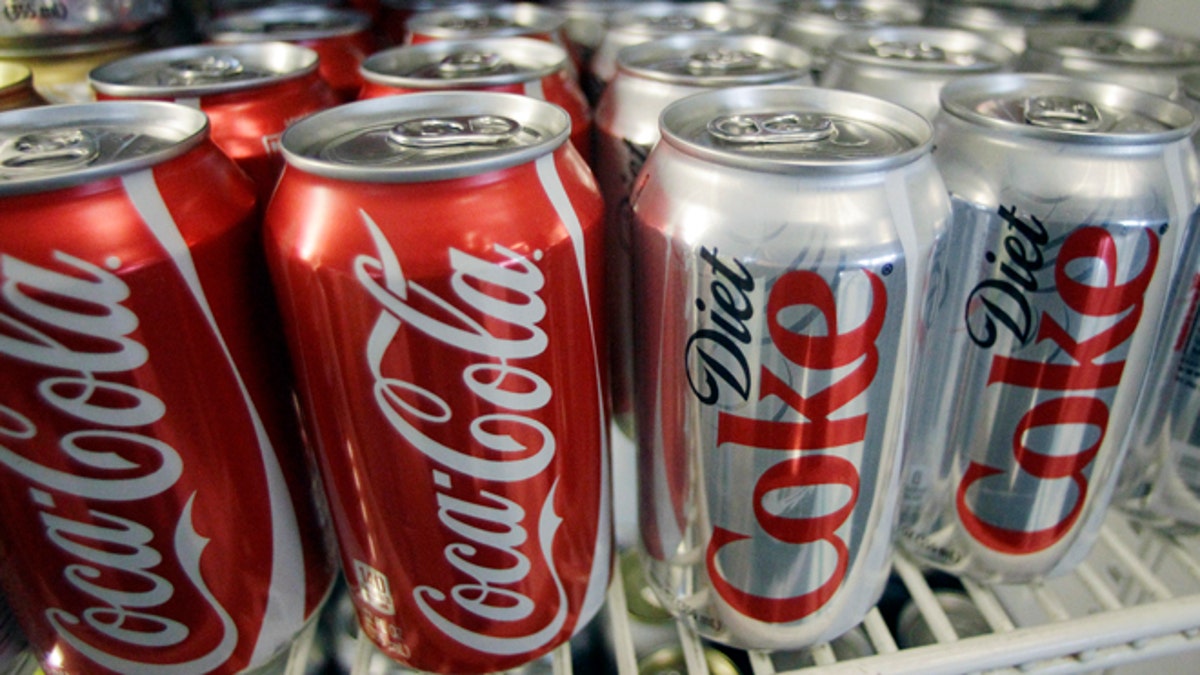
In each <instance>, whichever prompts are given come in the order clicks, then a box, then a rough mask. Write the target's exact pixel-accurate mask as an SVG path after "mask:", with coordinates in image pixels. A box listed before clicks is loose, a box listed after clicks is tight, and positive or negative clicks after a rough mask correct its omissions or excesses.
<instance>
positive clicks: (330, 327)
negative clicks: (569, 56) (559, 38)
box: [266, 92, 611, 673]
mask: <svg viewBox="0 0 1200 675" xmlns="http://www.w3.org/2000/svg"><path fill="white" fill-rule="evenodd" d="M529 111H534V112H535V113H536V115H535V116H548V117H550V118H553V120H554V127H553V129H551V130H550V131H545V130H544V129H542V128H541V127H538V128H539V130H540V131H545V133H544V135H535V136H531V137H530V138H538V139H541V140H540V141H536V142H535V144H534V145H533V146H530V147H526V148H525V150H524V151H522V150H512V152H516V153H518V154H519V153H522V152H524V154H523V155H522V156H521V158H520V159H519V161H516V160H514V161H513V162H512V163H505V162H503V161H502V162H501V163H500V165H495V163H494V162H492V160H493V159H494V157H493V156H492V155H490V154H489V153H490V152H491V151H492V150H493V149H494V148H503V147H515V146H508V145H505V144H504V143H503V142H501V141H500V140H499V139H497V138H496V137H493V136H489V137H488V138H490V139H491V140H492V141H495V142H497V143H501V144H500V145H494V146H493V145H488V142H489V141H487V140H483V139H480V141H479V143H480V144H479V145H477V146H472V147H470V148H467V149H462V148H458V147H456V146H455V145H454V144H453V142H446V143H443V141H444V140H447V139H444V138H443V137H442V135H441V134H442V132H446V133H448V134H452V132H453V130H454V129H459V128H461V127H468V128H470V129H476V130H478V129H483V130H484V131H488V130H492V129H495V128H496V126H497V125H498V126H499V127H500V128H501V131H503V129H504V125H503V124H501V121H504V120H507V121H509V122H512V121H513V120H524V116H525V115H526V114H527V113H529ZM530 114H531V115H532V114H533V113H530ZM513 123H514V124H517V126H518V127H519V128H521V129H526V128H530V127H528V126H527V125H526V122H525V121H521V122H519V123H518V122H513ZM534 123H536V124H541V123H542V122H541V121H536V122H534ZM567 124H568V123H567V119H566V115H565V114H564V113H563V112H562V111H561V110H560V109H558V108H556V107H554V106H550V105H548V104H546V103H545V102H543V101H537V100H535V99H531V98H528V97H523V96H513V95H509V94H493V93H463V92H451V93H442V94H412V95H409V96H393V97H388V98H381V99H374V100H370V101H360V102H358V103H352V104H348V105H346V106H341V107H339V108H336V109H334V110H330V111H327V112H325V113H321V114H319V115H316V116H314V117H312V118H310V119H309V120H305V121H304V122H302V123H300V124H297V125H296V126H294V127H292V129H290V130H289V131H288V133H287V134H285V136H284V140H283V146H284V151H285V153H286V154H287V157H288V167H287V168H286V169H285V170H284V174H283V177H282V178H281V180H280V184H279V188H278V190H277V191H276V193H275V196H274V198H273V199H272V202H271V205H270V207H269V209H268V211H267V219H266V241H267V251H268V260H269V262H270V265H271V271H272V276H273V278H274V280H275V288H276V291H277V295H278V297H279V301H280V305H281V308H282V310H283V313H284V318H285V326H286V327H287V331H288V339H289V343H290V346H291V348H292V349H291V351H292V355H293V359H294V361H295V364H296V369H297V373H298V376H299V378H300V385H301V386H300V392H301V396H302V407H303V410H305V411H306V412H307V415H308V422H309V423H310V424H311V427H312V428H313V429H314V438H315V439H316V443H317V447H318V449H319V451H318V454H319V457H320V465H321V469H322V472H323V477H324V483H325V486H326V489H327V491H328V494H329V498H330V503H331V507H332V511H333V515H334V522H335V526H336V531H337V534H338V541H339V544H340V550H341V553H342V556H343V566H344V569H345V570H346V577H347V580H348V582H349V584H350V588H351V593H352V597H353V599H354V603H355V606H356V609H357V612H358V617H359V622H360V624H361V625H362V626H363V629H364V631H365V632H366V634H367V635H368V636H370V638H371V639H372V640H373V641H374V642H375V643H376V644H377V645H378V646H379V647H380V648H381V649H382V650H383V651H384V652H385V653H387V654H388V655H390V656H391V657H392V658H395V659H397V660H400V661H402V662H404V663H405V664H407V665H409V666H411V667H414V668H418V669H421V670H427V671H438V672H448V673H450V672H453V673H462V672H483V671H495V670H503V669H508V668H512V667H515V666H518V665H521V664H523V663H526V662H529V661H531V660H533V659H534V658H536V657H537V656H539V655H541V654H544V653H546V652H548V651H550V650H551V649H553V648H554V647H556V646H558V645H560V644H562V643H563V642H565V641H566V640H567V639H568V638H569V637H570V636H571V635H572V634H573V633H574V632H575V631H576V630H578V629H580V628H582V627H583V626H584V625H585V624H586V623H587V621H588V619H589V618H590V617H591V616H592V615H593V614H594V613H595V612H596V611H597V610H598V609H599V606H600V605H601V604H602V603H603V599H604V590H605V588H606V587H607V584H608V578H609V569H610V566H611V559H610V558H611V522H610V516H609V509H610V505H609V497H608V489H609V486H608V478H607V476H608V460H607V447H606V446H607V428H608V420H607V412H606V410H605V397H604V393H603V391H604V390H603V387H604V385H605V383H604V382H603V380H602V371H603V368H602V363H603V347H604V341H603V337H602V335H601V334H600V328H601V326H602V319H603V316H602V312H601V308H602V307H603V300H602V298H601V295H600V291H601V283H602V278H603V276H602V275H603V270H602V265H603V256H602V251H601V225H600V223H601V216H602V206H601V200H600V196H599V193H598V190H597V188H596V186H595V183H594V181H593V180H592V179H591V177H590V174H589V172H588V170H587V168H586V166H585V165H584V163H583V161H582V159H581V158H580V157H579V155H578V153H576V152H575V150H574V149H573V148H571V147H570V144H569V143H567V142H566V137H567ZM408 128H412V129H417V130H420V132H421V133H417V134H415V136H416V138H415V139H413V138H409V137H408V136H405V137H404V138H405V139H408V140H416V141H418V142H421V143H424V142H426V141H427V142H428V144H427V145H416V146H408V145H405V143H407V140H405V141H404V143H401V142H398V141H395V140H394V138H395V134H396V133H397V130H404V129H408ZM346 130H353V131H350V132H349V133H346ZM425 132H427V135H428V136H429V138H428V139H426V138H425V136H424V134H425ZM489 133H490V132H489ZM326 134H327V135H326ZM389 139H393V140H389ZM526 140H529V139H528V138H527V139H526ZM543 141H545V143H543ZM549 141H554V143H549ZM423 148H429V149H428V150H425V149H423ZM496 152H499V153H501V155H503V153H505V152H508V151H507V150H503V149H500V150H496ZM401 157H402V158H403V159H404V161H401V160H400V159H399V158H401ZM509 159H510V160H511V159H512V157H509ZM460 160H461V163H456V162H458V161H460ZM431 167H432V168H431Z"/></svg>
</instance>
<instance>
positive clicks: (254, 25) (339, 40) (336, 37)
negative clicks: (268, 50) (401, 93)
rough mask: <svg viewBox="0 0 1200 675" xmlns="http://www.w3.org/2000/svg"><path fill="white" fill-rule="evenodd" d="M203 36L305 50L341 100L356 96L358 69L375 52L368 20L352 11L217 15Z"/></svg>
mask: <svg viewBox="0 0 1200 675" xmlns="http://www.w3.org/2000/svg"><path fill="white" fill-rule="evenodd" d="M205 33H206V34H207V35H208V39H209V40H210V41H212V42H215V43H217V44H241V43H248V42H266V41H272V40H279V41H282V42H289V43H291V44H294V45H300V46H301V47H308V48H309V49H312V50H313V51H315V52H316V53H317V56H318V57H319V60H318V65H317V72H319V73H320V74H321V79H323V80H325V82H327V83H328V84H329V86H330V87H332V88H333V90H334V91H335V92H337V94H338V96H340V97H341V99H342V100H343V101H353V100H354V98H355V97H356V96H358V90H359V89H360V88H361V87H362V78H361V77H359V74H358V66H359V64H361V63H362V62H363V59H365V58H367V56H368V55H370V54H371V53H372V52H374V51H375V36H374V35H373V34H372V33H371V16H370V15H369V14H367V13H366V12H362V11H359V10H356V9H334V8H331V7H296V6H291V7H287V6H283V7H280V6H275V7H262V8H259V9H251V10H246V11H242V12H235V13H233V14H227V15H225V16H222V17H218V18H217V19H214V20H213V21H212V22H211V23H209V24H208V28H207V30H206V31H205Z"/></svg>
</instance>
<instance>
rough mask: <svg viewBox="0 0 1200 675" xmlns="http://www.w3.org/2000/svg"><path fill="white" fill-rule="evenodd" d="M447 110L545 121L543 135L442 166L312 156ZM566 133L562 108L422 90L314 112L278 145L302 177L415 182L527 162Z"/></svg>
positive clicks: (515, 97)
mask: <svg viewBox="0 0 1200 675" xmlns="http://www.w3.org/2000/svg"><path fill="white" fill-rule="evenodd" d="M446 111H452V112H453V114H454V115H455V116H467V115H501V114H505V113H509V114H512V115H514V116H517V117H520V118H521V119H522V120H530V119H532V120H536V121H538V122H541V123H544V124H545V125H546V130H547V133H546V134H545V136H544V138H543V139H542V140H540V141H539V142H537V143H535V144H530V145H525V146H520V147H517V148H511V149H508V150H507V151H505V152H503V153H495V154H492V155H488V156H477V157H470V158H454V157H449V158H447V159H446V160H445V161H443V162H441V163H430V164H405V163H399V164H392V165H388V166H362V165H354V164H347V163H343V162H334V161H331V160H326V159H322V158H321V157H319V156H317V155H318V154H319V153H320V152H321V151H322V150H323V149H325V148H327V147H328V146H329V144H330V142H331V141H332V140H334V139H339V138H346V137H348V136H349V135H350V134H353V133H356V132H358V133H363V132H366V131H369V130H371V129H379V128H387V127H393V126H395V125H397V124H398V123H400V122H402V121H404V120H405V119H416V118H418V117H419V116H421V115H430V114H436V113H443V114H444V113H445V112H446ZM405 115H408V116H409V117H405ZM570 129H571V118H570V116H569V115H568V114H567V111H566V110H564V109H563V108H561V107H559V106H557V105H555V104H553V103H548V102H546V101H542V100H540V99H535V98H531V97H529V96H522V95H520V94H507V93H498V92H465V91H447V92H421V93H416V94H406V95H403V96H383V97H380V98H374V99H367V100H363V101H357V102H354V103H347V104H344V105H341V106H338V107H336V108H330V109H328V110H324V111H321V112H318V113H315V114H313V115H310V116H308V117H306V118H304V119H303V120H300V121H299V122H296V123H295V124H293V125H292V126H290V127H288V129H287V131H285V132H284V133H283V137H282V139H281V142H280V145H281V147H282V152H283V157H284V160H285V161H286V162H287V165H288V166H289V167H294V168H295V169H297V170H300V171H303V172H304V173H308V174H313V175H316V176H321V177H324V178H332V179H336V180H344V181H350V182H359V183H417V182H429V181H436V180H449V179H454V178H466V177H470V176H477V175H481V174H484V173H490V172H492V171H498V170H501V169H508V168H511V167H515V166H520V165H522V164H527V163H529V162H532V161H534V160H536V159H538V158H540V157H542V156H544V155H547V154H549V153H551V152H554V151H555V150H557V149H558V148H559V147H560V146H562V145H564V144H565V143H567V141H568V139H569V137H570Z"/></svg>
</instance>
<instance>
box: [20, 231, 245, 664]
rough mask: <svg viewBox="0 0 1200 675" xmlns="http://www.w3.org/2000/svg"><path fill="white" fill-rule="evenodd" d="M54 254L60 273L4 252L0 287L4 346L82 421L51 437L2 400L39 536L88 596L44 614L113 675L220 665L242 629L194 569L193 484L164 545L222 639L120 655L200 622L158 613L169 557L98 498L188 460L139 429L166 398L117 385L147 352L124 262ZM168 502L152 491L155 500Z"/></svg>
mask: <svg viewBox="0 0 1200 675" xmlns="http://www.w3.org/2000/svg"><path fill="white" fill-rule="evenodd" d="M52 257H53V260H54V261H55V263H57V264H58V267H57V268H56V269H51V268H46V267H39V266H37V265H33V264H30V263H28V262H25V261H23V260H21V259H18V258H16V257H14V256H11V255H4V256H0V280H2V285H0V294H2V296H3V299H4V302H5V303H6V304H7V307H6V308H5V311H3V312H0V356H3V357H6V358H9V359H15V360H17V361H21V362H25V363H27V364H32V365H33V366H36V367H40V368H44V369H45V374H44V376H43V377H42V378H41V380H40V381H39V382H37V384H36V387H37V393H38V398H39V399H40V400H41V401H42V402H44V403H45V404H46V406H47V407H48V408H49V410H48V411H46V412H47V413H48V414H57V415H59V416H61V417H63V418H65V419H71V420H75V421H76V422H78V424H79V428H78V429H76V430H74V431H69V432H65V433H63V432H62V429H61V427H59V428H56V429H55V432H56V433H58V434H59V435H58V436H57V438H55V439H53V440H47V439H46V438H45V436H46V435H48V434H49V433H50V432H49V431H48V430H45V429H39V428H38V426H37V423H36V422H35V419H39V418H41V417H46V416H47V415H37V412H39V411H21V410H17V409H16V408H14V407H12V406H10V405H6V404H3V403H0V442H2V443H3V444H0V465H3V466H4V467H7V469H8V470H10V471H12V472H14V473H15V474H17V475H19V476H21V477H22V478H24V479H25V480H27V481H28V482H29V484H30V487H29V489H28V492H27V496H28V499H29V500H30V503H31V504H32V505H33V506H34V508H35V509H36V510H37V511H38V512H39V513H40V516H39V519H40V525H41V529H42V532H43V534H44V536H45V540H46V542H47V543H48V544H50V545H52V546H53V547H54V548H56V549H57V550H58V552H59V553H61V554H63V555H64V556H67V557H69V558H71V559H74V560H75V561H76V562H74V563H72V564H70V565H67V566H66V567H65V568H64V569H63V570H62V575H61V576H62V578H63V579H64V580H65V581H66V583H67V585H68V586H69V587H70V588H72V589H73V590H74V591H75V592H77V593H78V595H79V597H80V601H79V604H84V603H89V602H90V603H92V604H91V606H90V607H87V608H86V609H84V610H82V611H68V610H66V609H63V608H58V607H50V608H48V609H46V610H45V616H46V619H47V620H48V621H49V622H50V624H51V625H52V626H53V628H54V630H55V631H56V632H57V633H58V634H59V636H60V637H61V638H62V640H63V641H64V642H66V643H67V644H69V645H70V646H71V647H73V648H74V649H75V650H77V651H78V652H79V653H81V654H83V655H84V656H86V657H87V658H89V659H91V661H93V662H94V663H96V664H99V665H100V666H103V667H105V668H109V669H111V670H114V671H117V672H135V671H136V672H146V673H185V672H209V671H212V670H215V669H216V668H218V667H219V666H220V665H221V664H223V663H224V662H225V661H227V660H228V659H229V657H230V656H231V655H232V653H233V651H234V648H235V647H236V646H237V630H236V626H235V624H234V621H233V619H232V618H231V617H230V615H229V613H228V612H227V611H226V610H225V608H223V607H222V606H221V605H220V603H219V602H218V601H217V599H216V598H215V597H214V596H213V594H212V593H211V592H210V590H209V589H208V587H207V586H206V585H205V582H204V579H203V577H202V576H201V574H200V556H201V553H202V552H203V551H204V548H205V546H206V545H207V543H208V540H207V539H205V538H204V537H202V536H201V535H200V534H199V533H197V532H196V530H195V528H194V527H193V524H192V507H193V503H194V500H195V494H192V495H191V496H190V497H189V498H188V500H187V503H186V505H185V506H184V507H183V508H182V510H181V511H180V512H179V513H178V516H177V520H176V525H175V531H174V535H173V540H172V541H171V544H172V546H173V548H174V551H173V552H174V555H175V557H176V560H177V562H178V565H179V566H180V572H181V574H182V576H184V577H186V579H187V580H189V581H190V582H191V584H192V586H193V587H194V589H195V590H196V592H198V594H199V595H200V596H201V597H202V598H203V601H204V602H205V603H206V604H207V605H208V607H209V608H210V610H211V611H212V612H213V613H215V614H216V616H217V617H218V619H219V625H220V629H221V634H220V639H219V640H218V643H217V644H216V645H215V646H214V647H213V648H212V649H211V650H210V651H209V652H208V653H206V654H204V655H202V656H200V657H197V658H195V659H193V660H190V661H187V662H185V663H166V664H164V663H145V662H141V661H136V660H132V659H129V658H127V657H128V656H129V655H136V654H143V653H146V652H147V650H149V649H157V648H169V647H174V646H176V645H180V644H182V643H184V642H185V641H187V640H188V639H189V638H190V637H192V636H193V632H194V631H193V628H192V627H190V626H188V625H187V624H186V623H184V622H181V621H179V620H178V619H177V618H173V617H171V616H168V615H167V614H166V612H165V609H160V608H165V606H166V605H167V604H168V603H169V602H170V601H171V600H172V598H173V597H175V596H176V590H177V589H176V587H175V585H174V584H173V583H172V581H171V580H169V579H168V578H167V577H165V576H163V575H162V574H160V572H162V571H163V570H164V563H165V562H166V561H165V559H164V556H163V554H162V553H161V552H160V551H159V550H158V549H156V548H155V547H154V537H155V531H154V530H153V529H152V528H150V527H148V526H146V525H144V524H142V523H139V522H136V521H134V520H131V519H128V518H125V517H122V516H118V515H115V514H113V513H109V512H106V511H104V510H102V507H101V506H100V505H101V504H125V503H131V502H140V501H144V500H149V499H153V498H155V497H157V496H158V495H161V494H163V493H165V492H167V491H168V490H171V489H172V488H173V487H174V486H175V485H176V483H177V482H178V480H179V479H180V477H181V475H182V474H183V471H184V465H183V460H182V458H181V457H180V454H179V452H178V451H177V450H176V449H175V448H173V447H172V446H171V445H169V444H167V443H165V442H163V441H162V440H160V439H157V438H154V437H152V436H149V435H146V434H143V433H140V432H138V431H135V429H138V428H142V427H145V426H146V425H151V424H155V423H156V422H159V421H160V420H161V419H162V418H163V417H164V416H165V415H166V414H167V407H166V405H165V404H164V403H163V401H162V400H161V399H159V398H158V397H157V396H156V395H155V394H154V393H153V392H150V391H147V390H145V389H143V388H139V387H137V386H134V385H131V384H126V383H125V382H122V381H119V380H122V379H124V380H125V381H126V382H128V381H129V380H130V379H131V378H128V377H124V378H123V377H122V376H123V375H125V374H127V373H131V372H133V371H136V370H137V369H139V368H141V367H142V366H143V365H145V364H146V363H147V361H148V360H149V358H150V354H149V352H148V350H147V349H146V347H145V346H144V345H142V344H141V343H139V342H138V341H137V340H136V339H134V338H133V337H132V335H133V334H134V333H135V331H136V330H137V329H138V325H139V321H138V317H137V315H136V314H135V313H134V312H132V311H131V310H129V309H128V308H126V307H125V306H124V305H123V304H122V303H123V302H124V301H126V300H128V299H129V297H130V289H129V287H128V285H126V284H125V282H124V281H123V280H122V279H121V278H120V277H119V276H117V275H116V274H113V273H112V272H111V271H110V270H116V269H118V268H120V266H121V261H120V260H119V259H117V258H109V259H106V260H105V261H104V266H103V267H102V266H100V265H96V264H94V263H92V262H88V261H86V260H82V259H80V258H77V257H74V256H72V255H69V254H67V253H64V252H61V251H55V252H54V253H53V256H52ZM106 267H107V268H108V269H106ZM27 413H29V414H27ZM19 444H24V445H26V446H29V447H34V446H35V445H36V450H37V452H40V453H44V452H46V449H48V448H49V447H50V446H52V445H57V449H58V451H59V452H60V453H61V454H62V457H64V458H65V459H67V460H69V462H70V464H71V466H72V467H73V469H72V470H71V471H64V470H61V469H58V468H53V467H51V466H48V465H46V464H42V463H39V462H38V461H37V460H36V458H35V454H34V452H30V453H25V454H23V453H21V452H18V451H17V450H14V449H13V448H15V447H18V445H19ZM10 446H11V447H10ZM71 503H74V504H75V505H76V508H74V509H70V511H73V512H75V513H79V512H81V507H80V506H79V505H80V504H82V505H83V506H82V509H83V510H86V513H87V514H88V519H87V520H86V521H82V520H76V519H73V518H71V517H69V516H67V515H64V513H67V512H68V508H67V507H68V505H69V504H71ZM162 507H163V502H161V501H159V502H157V505H156V506H155V510H159V509H161V508H162ZM10 525H15V524H13V523H10ZM152 570H157V571H152ZM156 610H158V611H156ZM101 638H103V639H105V640H107V641H108V642H107V643H104V642H103V641H102V640H101Z"/></svg>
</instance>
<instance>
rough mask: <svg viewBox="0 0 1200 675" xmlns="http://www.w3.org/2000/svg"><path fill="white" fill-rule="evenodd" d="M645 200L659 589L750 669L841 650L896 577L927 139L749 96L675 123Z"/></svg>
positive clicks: (795, 96)
mask: <svg viewBox="0 0 1200 675" xmlns="http://www.w3.org/2000/svg"><path fill="white" fill-rule="evenodd" d="M661 129H662V134H663V138H662V140H661V141H660V142H659V143H658V144H657V145H656V146H655V148H654V150H653V151H652V152H651V153H650V156H649V159H648V161H647V164H646V167H645V169H644V170H643V173H642V177H643V179H644V180H643V179H639V184H638V186H637V187H636V188H635V193H634V197H633V209H634V213H635V217H636V222H635V227H634V262H635V265H634V279H635V280H636V281H635V293H634V325H635V356H636V359H635V365H636V368H637V371H636V372H637V377H638V379H637V401H638V404H637V406H636V407H637V424H636V428H637V433H638V441H639V446H640V452H641V454H640V456H639V490H641V495H640V503H641V511H640V518H641V522H640V532H641V544H642V547H643V551H644V554H645V556H646V566H647V569H646V572H647V578H648V580H649V583H650V586H651V587H652V588H653V589H654V590H655V592H657V593H658V594H659V597H660V600H661V601H662V604H663V606H665V607H666V608H668V609H669V610H670V611H671V612H672V613H674V614H675V615H676V616H678V617H680V618H681V620H683V621H684V622H685V623H687V624H688V625H689V626H691V627H692V628H693V629H695V630H697V631H698V632H699V633H700V634H701V635H704V636H706V637H709V638H711V639H714V640H718V641H721V642H725V643H728V644H732V645H736V646H739V647H744V648H762V649H767V648H769V649H798V648H801V647H805V646H808V645H811V644H814V643H817V642H820V641H825V640H829V639H832V638H834V637H836V636H838V635H840V634H842V633H844V632H846V631H847V630H849V629H850V628H851V627H852V626H853V625H855V624H856V623H858V622H859V621H861V620H862V618H863V616H864V615H865V613H866V612H867V611H868V610H869V609H870V607H871V606H872V605H873V604H874V603H875V602H876V601H877V600H878V598H879V595H880V593H881V592H882V590H883V587H884V584H885V582H886V579H887V574H888V571H889V569H890V564H891V554H892V545H891V533H892V522H893V518H894V515H895V505H896V503H897V492H896V490H897V487H898V485H897V480H898V478H899V473H898V471H899V461H898V446H899V439H900V432H901V424H902V418H903V406H904V401H905V398H906V397H907V395H908V383H909V368H910V350H911V346H912V344H913V341H914V333H915V330H916V326H917V322H916V318H917V307H918V305H919V302H918V298H919V297H920V293H921V290H920V289H921V288H922V287H923V285H924V283H925V276H926V273H927V267H926V262H925V261H926V260H927V258H928V256H929V254H930V251H931V250H932V247H933V246H934V241H935V240H936V239H937V237H938V236H940V233H941V232H942V229H943V227H944V225H945V221H946V219H947V218H948V216H949V203H948V199H947V195H946V191H945V187H944V184H943V183H942V180H941V178H940V176H939V175H938V173H937V171H936V169H935V168H934V166H933V162H932V160H931V159H930V156H929V147H930V146H929V138H930V127H929V125H928V123H927V122H925V120H924V119H923V118H921V117H920V116H919V115H917V114H916V113H913V112H911V111H908V110H905V109H904V108H901V107H899V106H895V105H893V104H890V103H887V102H885V101H881V100H878V99H874V98H870V97H867V96H862V95H858V94H852V93H848V92H835V91H829V90H820V89H815V88H805V87H740V88H734V89H725V90H719V91H715V92H709V93H705V94H698V95H695V96H691V97H688V98H687V99H685V100H682V101H679V102H677V103H675V104H672V105H671V106H669V107H667V108H666V110H664V112H663V115H662V123H661Z"/></svg>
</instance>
